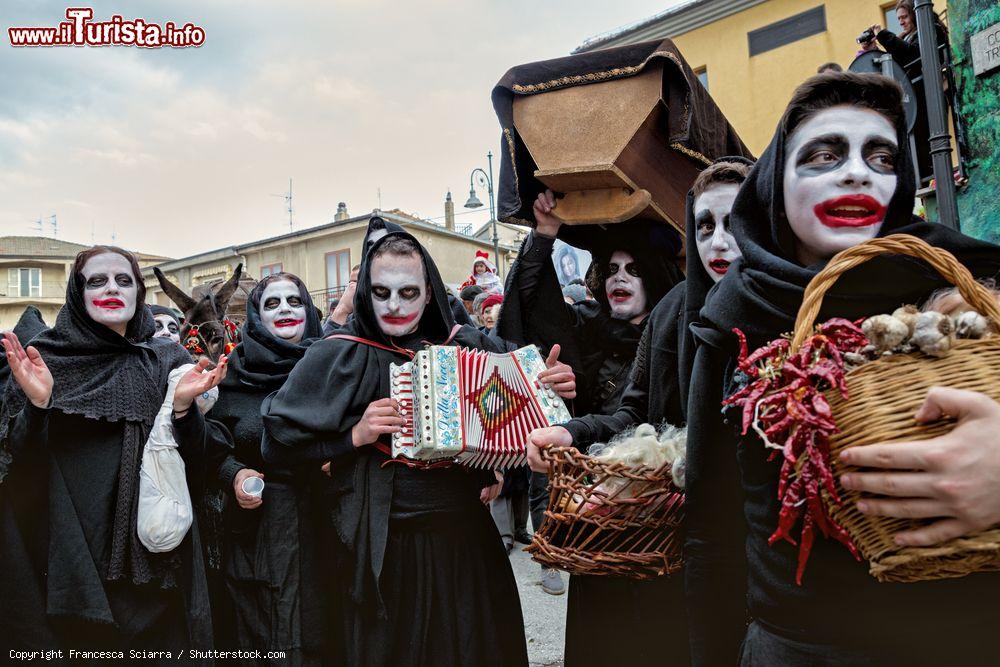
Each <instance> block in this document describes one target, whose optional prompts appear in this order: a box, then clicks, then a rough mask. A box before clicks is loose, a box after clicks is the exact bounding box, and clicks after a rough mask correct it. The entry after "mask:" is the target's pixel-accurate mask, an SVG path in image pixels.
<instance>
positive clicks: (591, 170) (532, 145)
mask: <svg viewBox="0 0 1000 667" xmlns="http://www.w3.org/2000/svg"><path fill="white" fill-rule="evenodd" d="M662 86H663V64H662V63H659V64H650V66H648V67H647V68H645V70H644V71H643V72H642V73H641V74H638V75H636V76H632V77H628V78H623V79H616V80H613V81H604V82H600V83H592V84H587V85H582V86H573V87H569V88H560V89H557V90H552V91H549V92H544V93H537V94H534V95H519V96H516V97H515V98H514V109H513V112H514V127H515V129H516V130H517V133H518V135H519V136H520V137H521V139H522V140H523V141H524V145H525V146H526V147H527V149H528V151H529V152H530V153H531V157H532V158H533V159H534V161H535V164H536V165H537V167H538V169H537V170H536V171H535V177H536V178H537V179H538V180H539V181H541V182H542V183H544V184H545V185H546V186H547V187H549V188H550V189H551V190H552V191H553V192H556V193H561V194H562V195H564V196H563V197H562V198H561V199H560V200H559V203H558V206H557V207H556V209H555V211H554V213H555V214H556V215H557V216H558V217H559V219H561V220H562V221H563V222H564V223H566V224H569V225H593V224H611V223H620V222H625V221H627V220H633V219H636V220H640V219H641V220H654V221H659V222H666V223H668V224H670V225H673V226H674V227H675V228H676V229H677V230H678V231H679V232H680V233H681V235H682V236H683V235H684V215H685V212H684V206H685V197H686V196H687V192H688V190H689V189H690V188H691V184H692V183H694V179H695V178H696V177H697V175H698V172H699V169H700V167H699V165H698V164H697V163H695V162H694V161H693V160H691V159H689V158H688V157H687V156H685V155H684V154H683V153H681V152H680V151H677V150H674V149H672V148H671V147H670V142H669V140H668V138H667V122H666V121H667V117H666V114H668V113H670V111H669V109H667V105H666V104H665V102H664V101H663V95H662Z"/></svg>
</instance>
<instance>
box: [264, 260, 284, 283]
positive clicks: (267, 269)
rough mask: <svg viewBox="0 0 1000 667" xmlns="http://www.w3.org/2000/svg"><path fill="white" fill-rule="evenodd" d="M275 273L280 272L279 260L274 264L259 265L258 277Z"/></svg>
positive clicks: (265, 276)
mask: <svg viewBox="0 0 1000 667" xmlns="http://www.w3.org/2000/svg"><path fill="white" fill-rule="evenodd" d="M276 273H281V262H278V263H276V264H265V265H264V266H262V267H260V277H261V278H262V279H263V278H267V277H268V276H273V275H274V274H276Z"/></svg>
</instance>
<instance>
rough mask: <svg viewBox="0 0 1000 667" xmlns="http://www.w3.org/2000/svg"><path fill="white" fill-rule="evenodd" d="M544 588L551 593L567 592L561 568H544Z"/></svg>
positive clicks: (542, 582) (560, 593)
mask: <svg viewBox="0 0 1000 667" xmlns="http://www.w3.org/2000/svg"><path fill="white" fill-rule="evenodd" d="M541 584H542V590H543V591H545V592H546V593H548V594H549V595H562V594H563V593H565V592H566V585H565V584H564V583H563V580H562V576H561V575H560V574H559V570H553V569H552V568H548V567H543V568H542V581H541Z"/></svg>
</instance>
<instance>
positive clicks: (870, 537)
mask: <svg viewBox="0 0 1000 667" xmlns="http://www.w3.org/2000/svg"><path fill="white" fill-rule="evenodd" d="M884 254H899V255H909V256H911V257H917V258H920V259H922V260H925V261H926V262H928V263H929V264H930V265H931V266H932V267H934V269H935V270H937V271H938V272H939V273H940V274H941V275H942V276H944V277H945V278H946V279H947V280H948V281H949V282H951V283H952V284H954V285H955V286H956V287H958V289H959V292H960V293H961V294H962V296H963V298H964V299H965V301H966V302H967V303H968V304H970V305H971V306H972V307H973V308H974V309H975V310H976V311H978V312H979V313H981V314H982V315H984V316H985V317H987V318H988V319H989V320H990V321H991V323H992V325H993V328H994V330H996V329H997V327H998V325H1000V308H998V307H997V304H996V301H995V300H994V296H993V294H992V293H990V291H989V290H987V289H986V288H985V287H983V286H982V285H980V284H979V283H977V282H976V281H975V279H974V278H973V277H972V275H971V274H970V273H969V272H968V270H966V268H965V267H964V266H962V265H961V264H959V263H958V261H957V260H956V259H955V258H954V257H953V256H952V255H951V254H950V253H948V252H946V251H944V250H941V249H938V248H933V247H931V246H929V245H928V244H926V243H924V242H923V241H921V240H920V239H917V238H915V237H912V236H908V235H905V234H895V235H892V236H887V237H885V238H881V239H873V240H871V241H867V242H865V243H862V244H860V245H857V246H854V247H853V248H849V249H848V250H844V251H843V252H841V253H839V254H837V255H836V256H835V257H834V258H833V259H832V260H830V263H829V264H828V265H827V266H826V267H825V268H824V269H823V270H822V271H820V273H819V274H817V275H816V277H815V278H813V280H812V281H811V282H810V283H809V286H808V287H807V288H806V291H805V295H804V297H803V301H802V307H801V308H800V309H799V313H798V317H797V318H796V321H795V333H794V338H793V339H792V345H791V350H792V351H793V352H794V351H797V350H798V349H799V347H800V346H801V345H802V344H803V343H804V342H805V340H806V338H808V337H809V336H810V335H811V334H812V332H813V325H814V323H815V319H816V316H817V314H818V313H819V310H820V306H821V305H822V301H823V296H824V294H825V293H826V291H827V290H828V289H829V288H830V287H831V286H832V285H833V284H834V282H836V280H837V278H838V277H839V276H840V275H841V274H843V273H844V272H846V271H848V270H850V269H851V268H853V267H855V266H858V265H859V264H862V263H864V262H866V261H867V260H869V259H871V258H873V257H875V256H877V255H884ZM846 381H847V390H848V396H849V398H848V399H847V400H844V399H843V398H841V396H840V395H839V393H838V392H836V391H828V392H827V399H828V400H829V402H830V406H831V408H832V410H833V416H834V421H835V422H836V424H837V427H838V429H839V432H838V433H837V434H836V435H834V436H833V437H831V438H830V458H831V465H832V469H833V473H834V476H835V479H837V480H838V489H837V491H838V493H839V494H840V495H841V499H842V502H841V503H840V504H836V503H833V502H830V499H829V498H828V497H827V498H826V500H827V505H828V508H829V511H830V514H831V516H833V518H834V519H835V520H836V521H837V522H838V523H840V524H841V525H842V526H843V527H844V528H845V529H846V530H847V532H848V533H850V535H851V538H852V539H853V540H854V543H855V544H856V545H857V547H858V550H859V551H860V552H861V555H862V556H863V557H864V558H865V559H866V560H868V562H869V565H870V572H871V574H872V576H874V577H875V578H876V579H878V580H879V581H897V582H907V581H924V580H930V579H945V578H950V577H961V576H964V575H966V574H970V573H972V572H978V571H990V570H1000V529H990V530H985V531H981V532H978V533H975V534H972V535H968V536H965V537H962V538H958V539H954V540H951V541H949V542H945V543H943V544H940V545H937V546H934V547H900V546H897V545H896V544H895V543H894V542H893V539H892V538H893V535H895V534H896V533H898V532H900V531H903V530H907V529H912V528H916V527H919V526H921V525H926V524H928V523H930V522H931V520H910V519H895V518H887V517H871V516H866V515H863V514H861V513H860V512H859V511H858V509H857V506H856V503H857V501H858V500H859V499H860V498H861V497H862V494H861V493H859V492H856V491H848V490H846V489H843V488H841V487H839V479H840V475H841V474H843V473H845V472H847V471H848V470H850V469H854V468H851V467H849V466H844V465H840V464H839V457H838V454H839V452H840V451H841V450H843V449H846V448H847V447H857V446H859V445H869V444H875V443H891V442H903V441H913V440H926V439H928V438H933V437H936V436H939V435H942V434H944V433H947V432H948V431H950V430H951V429H952V428H953V427H954V421H949V420H944V421H939V422H936V423H932V424H926V425H923V424H918V423H916V422H915V421H914V419H913V415H914V413H915V412H916V411H917V409H918V408H919V407H920V405H921V404H922V403H923V401H924V398H925V396H926V394H927V390H928V389H930V388H931V387H933V386H939V385H940V386H947V387H953V388H956V389H968V390H971V391H977V392H981V393H984V394H986V395H988V396H990V397H991V398H993V399H994V400H997V401H1000V336H998V335H994V336H992V337H990V338H985V339H981V340H961V341H958V342H957V344H956V345H955V346H954V347H952V349H951V351H950V352H949V354H948V355H947V356H945V357H943V358H934V357H930V356H927V355H925V354H923V353H921V352H914V353H911V354H898V355H893V356H890V357H885V358H882V359H879V360H876V361H873V362H870V363H867V364H865V365H863V366H861V367H860V368H857V369H855V370H853V371H850V372H848V373H847V375H846Z"/></svg>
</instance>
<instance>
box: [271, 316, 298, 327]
mask: <svg viewBox="0 0 1000 667" xmlns="http://www.w3.org/2000/svg"><path fill="white" fill-rule="evenodd" d="M300 324H302V320H296V319H292V318H287V319H283V320H275V321H274V326H276V327H280V328H284V327H297V326H299V325H300Z"/></svg>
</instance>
